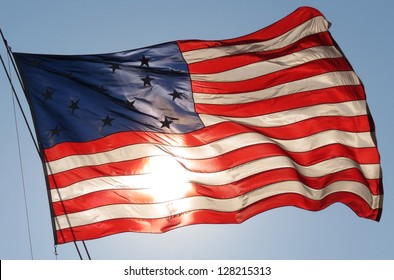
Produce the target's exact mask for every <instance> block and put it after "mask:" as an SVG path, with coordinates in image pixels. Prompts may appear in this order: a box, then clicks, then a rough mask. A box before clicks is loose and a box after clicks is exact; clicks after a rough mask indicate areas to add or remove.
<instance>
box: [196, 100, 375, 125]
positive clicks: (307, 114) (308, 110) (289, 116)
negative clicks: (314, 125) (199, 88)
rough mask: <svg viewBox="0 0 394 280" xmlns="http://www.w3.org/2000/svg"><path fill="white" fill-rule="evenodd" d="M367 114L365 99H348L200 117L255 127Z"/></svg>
mask: <svg viewBox="0 0 394 280" xmlns="http://www.w3.org/2000/svg"><path fill="white" fill-rule="evenodd" d="M366 114H367V110H366V104H365V100H358V101H348V102H342V103H334V104H319V105H313V106H309V107H302V108H297V109H292V110H287V111H280V112H276V113H271V114H267V115H261V116H254V117H247V118H234V117H223V116H213V115H206V114H200V115H199V116H200V119H201V121H202V122H203V124H204V125H205V126H211V125H215V124H218V123H222V122H227V121H232V122H236V123H240V124H243V125H250V126H256V127H278V126H284V125H289V124H294V123H297V122H300V121H304V120H308V119H312V118H316V117H327V116H343V117H353V116H363V115H366Z"/></svg>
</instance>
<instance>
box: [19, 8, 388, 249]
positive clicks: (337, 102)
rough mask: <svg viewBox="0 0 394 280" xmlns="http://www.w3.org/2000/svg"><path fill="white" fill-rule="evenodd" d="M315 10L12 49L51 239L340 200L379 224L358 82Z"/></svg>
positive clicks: (232, 218) (379, 196)
mask: <svg viewBox="0 0 394 280" xmlns="http://www.w3.org/2000/svg"><path fill="white" fill-rule="evenodd" d="M328 27H329V23H328V21H327V20H326V19H325V18H324V16H323V15H322V14H321V13H320V12H319V11H317V10H315V9H313V8H309V7H302V8H299V9H297V10H296V11H295V12H293V13H292V14H290V15H288V16H287V17H285V18H283V19H282V20H280V21H278V22H276V23H274V24H273V25H270V26H269V27H266V28H264V29H261V30H259V31H257V32H254V33H252V34H249V35H246V36H243V37H239V38H235V39H230V40H221V41H202V40H180V41H174V42H168V43H163V44H159V45H155V46H150V47H146V48H140V49H135V50H130V51H123V52H117V53H110V54H97V55H42V54H27V53H14V57H15V60H16V62H17V65H18V69H19V71H20V74H21V76H22V79H23V82H24V86H25V89H26V92H25V93H26V96H27V99H28V100H29V104H30V108H31V112H32V116H33V120H34V123H35V127H36V132H37V138H38V141H39V145H40V150H41V153H42V154H41V156H42V159H43V164H44V171H45V174H46V181H47V187H48V192H49V199H50V204H51V210H52V218H53V228H54V235H55V242H56V243H57V244H61V243H66V242H70V241H76V240H87V239H94V238H99V237H103V236H107V235H111V234H115V233H120V232H127V231H135V232H155V233H157V232H165V231H168V230H171V229H174V228H177V227H181V226H185V225H190V224H199V223H241V222H243V221H245V220H246V219H248V218H250V217H252V216H254V215H256V214H258V213H261V212H263V211H266V210H270V209H273V208H276V207H281V206H296V207H299V208H303V209H307V210H313V211H317V210H321V209H324V208H325V207H327V206H329V205H331V204H333V203H336V202H341V203H344V204H346V205H347V206H349V207H350V208H351V209H352V210H353V211H354V212H355V213H356V214H357V215H359V216H361V217H364V218H369V219H374V220H379V218H380V214H381V208H382V200H383V190H382V178H381V172H380V158H379V153H378V150H377V148H376V143H375V141H374V127H373V123H372V118H371V116H370V114H369V111H368V108H367V104H366V100H365V92H364V88H363V85H362V83H361V82H360V80H359V78H358V77H357V75H356V74H355V72H354V71H353V69H352V67H351V65H350V64H349V62H348V61H347V59H346V58H345V57H344V55H343V53H342V52H341V50H340V49H339V47H338V46H337V44H336V43H335V41H334V40H333V39H332V37H331V35H330V33H329V31H328Z"/></svg>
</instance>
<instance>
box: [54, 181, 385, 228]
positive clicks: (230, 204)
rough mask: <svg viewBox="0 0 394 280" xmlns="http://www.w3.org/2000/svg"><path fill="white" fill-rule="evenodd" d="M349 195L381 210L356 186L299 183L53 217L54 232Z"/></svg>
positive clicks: (377, 201)
mask: <svg viewBox="0 0 394 280" xmlns="http://www.w3.org/2000/svg"><path fill="white" fill-rule="evenodd" d="M344 191H345V192H350V193H354V194H356V195H358V196H360V197H361V198H362V199H364V200H365V201H366V202H367V203H368V204H369V206H370V207H371V208H372V209H377V208H379V206H380V199H381V196H377V195H372V194H371V193H370V191H369V189H368V188H367V187H366V186H364V185H363V184H360V183H358V182H351V181H340V182H335V183H332V184H330V185H328V186H327V187H325V188H324V189H321V190H316V189H312V188H309V187H308V186H305V185H303V184H302V183H300V182H298V181H287V182H279V183H274V184H272V185H268V186H265V187H262V188H260V189H257V190H254V191H251V192H249V193H246V194H244V195H241V196H238V197H235V198H230V199H215V198H210V197H204V196H194V197H186V198H182V199H179V200H174V201H170V202H163V203H155V204H120V205H109V206H102V207H98V208H94V209H90V210H86V211H82V212H78V213H73V214H68V215H67V217H66V216H65V215H62V216H58V217H56V229H57V230H59V229H65V228H69V227H70V226H69V224H71V225H72V226H73V227H77V226H83V225H88V224H92V223H97V222H102V221H105V220H111V219H119V218H135V219H159V218H166V217H171V216H174V215H179V214H182V213H185V212H189V211H196V210H202V209H203V210H213V211H220V212H234V211H239V210H242V209H244V208H246V207H248V206H250V205H252V204H253V203H256V202H257V201H260V200H262V199H265V198H269V197H272V196H276V195H279V194H300V195H303V196H305V197H307V198H310V199H313V200H322V199H323V198H324V197H326V196H328V195H330V194H333V193H336V192H344Z"/></svg>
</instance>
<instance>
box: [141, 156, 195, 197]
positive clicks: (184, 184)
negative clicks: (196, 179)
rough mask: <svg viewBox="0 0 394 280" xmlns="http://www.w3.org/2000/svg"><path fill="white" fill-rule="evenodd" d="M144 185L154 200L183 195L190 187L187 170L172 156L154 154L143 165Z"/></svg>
mask: <svg viewBox="0 0 394 280" xmlns="http://www.w3.org/2000/svg"><path fill="white" fill-rule="evenodd" d="M144 171H145V174H144V185H145V186H147V187H148V189H149V192H150V193H151V195H152V198H153V200H154V201H157V202H159V201H170V200H174V199H179V198H182V197H184V196H185V195H186V194H187V193H189V192H190V191H191V189H192V184H191V183H190V180H189V177H190V176H189V175H190V171H188V170H187V169H186V168H185V167H184V166H183V165H182V164H181V162H180V161H179V160H177V159H176V158H174V157H172V156H167V155H163V156H154V157H150V158H149V159H147V161H146V163H145V165H144Z"/></svg>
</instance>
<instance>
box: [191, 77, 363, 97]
mask: <svg viewBox="0 0 394 280" xmlns="http://www.w3.org/2000/svg"><path fill="white" fill-rule="evenodd" d="M353 85H360V80H359V79H358V77H357V75H356V74H355V73H354V72H353V71H341V72H331V73H324V74H320V75H316V76H313V77H310V78H305V79H302V80H297V81H293V82H289V83H285V84H280V85H277V86H273V87H270V88H266V89H263V90H258V91H251V92H241V93H232V94H217V93H215V94H208V93H198V92H194V93H193V98H194V102H195V103H196V104H223V105H226V104H243V103H249V102H255V101H260V100H266V99H270V98H275V97H280V96H285V95H290V94H294V93H299V92H304V91H311V90H319V89H324V88H331V87H336V86H353Z"/></svg>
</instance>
